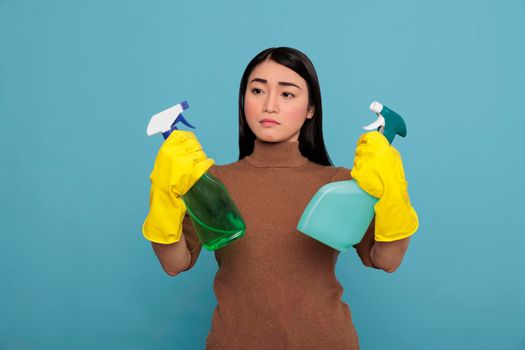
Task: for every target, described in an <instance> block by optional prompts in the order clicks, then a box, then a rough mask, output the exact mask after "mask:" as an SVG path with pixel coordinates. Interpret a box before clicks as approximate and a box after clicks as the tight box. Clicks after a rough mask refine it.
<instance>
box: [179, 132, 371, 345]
mask: <svg viewBox="0 0 525 350" xmlns="http://www.w3.org/2000/svg"><path fill="white" fill-rule="evenodd" d="M209 172H210V173H212V174H213V175H215V176H216V177H217V178H219V179H220V180H221V181H222V182H223V183H224V185H225V186H226V188H227V189H228V191H229V193H230V195H231V197H232V199H233V201H234V202H235V204H236V205H237V207H238V209H239V211H240V213H241V215H242V216H243V218H244V220H245V222H246V234H245V236H244V237H242V238H240V239H238V240H236V241H234V242H232V243H230V244H229V245H228V246H226V247H223V248H221V249H218V250H216V251H215V258H216V260H217V263H218V271H217V274H216V276H215V280H214V291H215V295H216V298H217V307H216V308H215V310H214V313H213V317H212V327H211V331H210V333H209V335H208V337H207V339H206V349H228V350H237V349H239V350H241V349H242V350H258V349H271V350H280V349H301V350H307V349H316V350H317V349H330V350H338V349H344V350H351V349H359V343H358V337H357V334H356V331H355V328H354V326H353V323H352V317H351V312H350V309H349V308H348V306H347V304H345V303H344V302H343V301H342V300H341V296H342V293H343V288H342V286H341V284H340V283H339V282H338V280H337V278H336V276H335V265H336V261H337V258H338V255H339V252H338V251H337V250H334V249H332V248H330V247H328V246H327V245H324V244H323V243H320V242H318V241H316V240H314V239H313V238H311V237H309V236H306V235H304V234H302V233H300V232H299V231H298V230H297V228H296V227H297V223H298V222H299V219H300V217H301V214H302V213H303V211H304V209H305V208H306V205H307V204H308V202H309V201H310V199H311V198H312V197H313V195H314V194H315V192H316V191H317V190H318V189H319V188H320V187H321V186H323V185H324V184H326V183H329V182H334V181H342V180H350V179H351V176H350V169H347V168H344V167H332V166H323V165H319V164H316V163H313V162H311V161H309V160H308V159H307V158H305V157H303V156H302V155H301V153H300V151H299V143H298V142H297V141H295V142H282V143H266V142H260V141H258V140H256V141H255V147H254V152H253V153H252V154H251V155H250V156H248V157H245V158H244V159H242V160H240V161H237V162H235V163H231V164H226V165H214V166H212V167H211V168H210V170H209ZM371 227H373V225H371ZM371 231H372V230H370V229H369V230H368V232H367V234H366V235H365V238H364V239H363V240H362V242H361V243H359V244H358V245H356V246H355V248H356V249H357V252H358V254H359V256H360V257H361V259H362V261H363V263H364V264H365V265H367V266H370V265H371V262H370V257H369V252H370V247H371V245H372V243H373V232H371ZM183 232H184V235H185V238H186V241H187V244H188V248H189V250H190V252H191V256H192V257H191V263H190V265H189V267H188V268H187V269H190V268H191V267H193V265H194V264H195V262H196V260H197V257H198V255H199V253H200V250H201V244H200V242H199V240H198V238H197V237H196V235H195V231H194V229H193V227H192V224H191V221H190V220H189V217H188V216H187V215H186V217H185V219H184V222H183Z"/></svg>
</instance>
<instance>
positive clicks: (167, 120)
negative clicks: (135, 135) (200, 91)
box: [146, 101, 189, 136]
mask: <svg viewBox="0 0 525 350" xmlns="http://www.w3.org/2000/svg"><path fill="white" fill-rule="evenodd" d="M188 107H189V105H188V102H186V101H183V102H181V103H178V104H176V105H175V106H172V107H170V108H168V109H165V110H163V111H162V112H159V113H157V114H155V115H154V116H153V117H151V119H150V121H149V124H148V128H147V129H146V134H147V135H148V136H152V135H155V134H158V133H161V132H166V131H168V130H170V128H171V125H172V124H173V122H174V121H175V119H177V117H178V116H179V115H180V114H181V113H182V112H183V111H184V110H185V109H188Z"/></svg>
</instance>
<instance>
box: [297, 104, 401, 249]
mask: <svg viewBox="0 0 525 350" xmlns="http://www.w3.org/2000/svg"><path fill="white" fill-rule="evenodd" d="M370 110H371V111H372V112H374V113H376V114H377V116H378V118H377V120H376V121H375V122H373V123H372V124H370V125H367V126H365V127H363V129H365V130H369V131H370V130H374V129H376V130H377V131H379V132H381V133H382V134H383V135H384V136H385V137H386V139H387V140H388V142H389V143H390V144H392V141H394V138H395V136H396V135H399V136H401V137H405V136H406V133H407V129H406V124H405V121H404V120H403V118H402V117H401V116H400V115H399V114H397V113H396V112H394V111H393V110H391V109H390V108H388V107H386V106H383V105H382V104H381V103H379V102H373V103H372V104H371V105H370ZM377 201H378V198H375V197H373V196H371V195H369V194H368V193H366V192H365V191H363V190H362V189H361V188H360V187H359V185H358V184H357V182H356V181H354V180H348V181H336V182H331V183H329V184H326V185H324V186H322V187H321V188H320V189H319V190H318V191H317V192H316V194H315V195H314V196H313V197H312V199H311V200H310V202H309V203H308V205H307V206H306V208H305V210H304V212H303V214H302V216H301V219H300V220H299V224H298V225H297V230H299V231H300V232H302V233H304V234H306V235H308V236H310V237H312V238H314V239H316V240H318V241H320V242H322V243H324V244H326V245H328V246H330V247H332V248H334V249H337V250H339V251H342V252H344V251H346V250H348V248H350V247H351V246H353V245H355V244H357V243H359V242H360V241H361V240H362V239H363V236H364V234H365V233H366V230H367V228H368V227H369V226H370V223H371V221H372V218H373V217H374V205H375V204H376V203H377Z"/></svg>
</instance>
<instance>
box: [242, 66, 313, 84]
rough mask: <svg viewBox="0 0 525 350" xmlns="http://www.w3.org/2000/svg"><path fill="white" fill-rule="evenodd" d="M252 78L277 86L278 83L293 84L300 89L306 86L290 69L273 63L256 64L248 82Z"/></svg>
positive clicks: (301, 78)
mask: <svg viewBox="0 0 525 350" xmlns="http://www.w3.org/2000/svg"><path fill="white" fill-rule="evenodd" d="M253 78H262V79H266V80H268V83H269V84H277V83H278V82H279V81H286V82H290V83H295V84H297V85H299V86H301V87H305V86H306V81H305V80H304V79H303V77H301V76H300V75H299V74H297V73H296V72H294V71H293V70H292V69H290V68H288V67H286V66H283V65H282V64H279V63H277V62H275V61H271V60H266V61H263V62H261V63H260V64H258V65H257V66H256V67H255V68H254V69H253V71H252V73H251V74H250V77H249V78H248V82H250V81H251V80H252V79H253Z"/></svg>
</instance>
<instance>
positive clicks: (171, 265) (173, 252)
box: [151, 234, 191, 276]
mask: <svg viewBox="0 0 525 350" xmlns="http://www.w3.org/2000/svg"><path fill="white" fill-rule="evenodd" d="M151 246H152V247H153V250H154V251H155V255H157V258H158V259H159V262H160V265H161V266H162V268H163V269H164V271H165V272H166V273H167V274H168V275H170V276H177V275H178V274H179V273H181V272H182V271H184V270H186V269H187V268H188V266H189V265H190V262H191V254H190V251H189V249H188V247H187V245H186V238H185V237H184V235H183V234H182V235H181V236H180V241H178V242H175V243H171V244H160V243H155V242H151Z"/></svg>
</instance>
